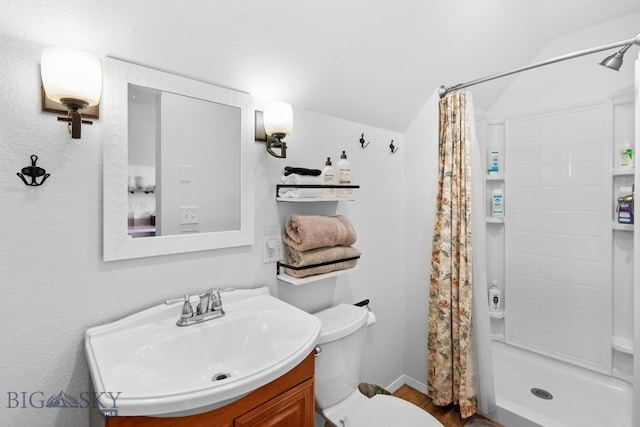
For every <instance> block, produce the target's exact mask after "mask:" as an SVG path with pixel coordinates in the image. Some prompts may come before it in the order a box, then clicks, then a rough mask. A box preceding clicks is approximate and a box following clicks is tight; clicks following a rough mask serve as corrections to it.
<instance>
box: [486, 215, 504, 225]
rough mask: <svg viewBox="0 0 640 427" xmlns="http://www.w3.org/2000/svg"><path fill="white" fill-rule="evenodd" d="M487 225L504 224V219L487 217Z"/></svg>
mask: <svg viewBox="0 0 640 427" xmlns="http://www.w3.org/2000/svg"><path fill="white" fill-rule="evenodd" d="M487 224H504V218H494V217H492V216H488V217H487Z"/></svg>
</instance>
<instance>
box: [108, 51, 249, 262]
mask: <svg viewBox="0 0 640 427" xmlns="http://www.w3.org/2000/svg"><path fill="white" fill-rule="evenodd" d="M104 71H105V72H104V76H105V77H104V78H105V80H104V96H103V103H102V104H103V111H104V125H103V126H104V127H103V129H104V139H103V142H104V147H103V149H104V259H105V261H111V260H118V259H127V258H138V257H147V256H155V255H166V254H172V253H182V252H192V251H201V250H208V249H218V248H227V247H235V246H244V245H251V244H253V241H254V209H253V207H254V200H253V193H254V184H253V173H254V172H253V169H254V168H253V161H254V158H253V156H254V146H253V144H252V142H253V138H251V137H252V136H253V129H254V121H253V119H254V117H253V105H252V100H251V97H250V96H249V95H248V94H246V93H242V92H238V91H234V90H230V89H226V88H222V87H219V86H215V85H212V84H208V83H203V82H200V81H195V80H191V79H188V78H184V77H181V76H176V75H172V74H169V73H165V72H161V71H158V70H154V69H150V68H146V67H141V66H138V65H134V64H130V63H127V62H123V61H119V60H116V59H112V58H105V61H104Z"/></svg>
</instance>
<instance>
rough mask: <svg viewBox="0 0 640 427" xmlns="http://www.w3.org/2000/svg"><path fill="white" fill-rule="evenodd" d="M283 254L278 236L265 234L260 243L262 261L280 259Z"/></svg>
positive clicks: (268, 261) (267, 261)
mask: <svg viewBox="0 0 640 427" xmlns="http://www.w3.org/2000/svg"><path fill="white" fill-rule="evenodd" d="M283 256H284V254H283V252H282V239H281V238H280V236H266V237H265V238H264V242H263V244H262V263H263V264H268V263H270V262H276V261H279V260H281V259H282V258H283Z"/></svg>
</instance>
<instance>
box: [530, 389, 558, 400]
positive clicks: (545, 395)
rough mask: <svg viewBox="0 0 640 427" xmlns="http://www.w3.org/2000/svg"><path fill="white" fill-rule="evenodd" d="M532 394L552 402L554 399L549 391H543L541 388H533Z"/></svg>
mask: <svg viewBox="0 0 640 427" xmlns="http://www.w3.org/2000/svg"><path fill="white" fill-rule="evenodd" d="M531 393H532V394H533V395H534V396H535V397H537V398H540V399H544V400H551V399H553V394H551V393H549V392H548V391H547V390H543V389H541V388H532V389H531Z"/></svg>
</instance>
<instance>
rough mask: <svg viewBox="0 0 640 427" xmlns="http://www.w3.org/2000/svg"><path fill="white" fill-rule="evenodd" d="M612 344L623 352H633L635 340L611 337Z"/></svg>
mask: <svg viewBox="0 0 640 427" xmlns="http://www.w3.org/2000/svg"><path fill="white" fill-rule="evenodd" d="M611 346H612V347H613V349H614V350H618V351H620V352H622V353H627V354H633V342H632V341H631V340H628V339H626V338H623V337H617V336H613V337H611Z"/></svg>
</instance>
